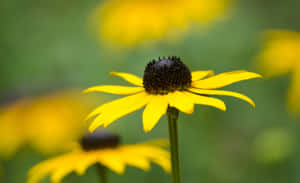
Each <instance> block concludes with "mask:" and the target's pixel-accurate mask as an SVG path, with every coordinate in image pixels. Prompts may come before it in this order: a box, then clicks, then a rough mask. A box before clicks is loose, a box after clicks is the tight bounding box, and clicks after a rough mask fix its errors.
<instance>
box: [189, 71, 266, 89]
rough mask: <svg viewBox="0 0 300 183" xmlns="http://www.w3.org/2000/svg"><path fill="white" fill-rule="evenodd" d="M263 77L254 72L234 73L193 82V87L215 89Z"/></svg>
mask: <svg viewBox="0 0 300 183" xmlns="http://www.w3.org/2000/svg"><path fill="white" fill-rule="evenodd" d="M261 77H262V76H261V75H259V74H256V73H253V72H247V71H233V72H226V73H222V74H218V75H216V76H212V77H209V78H207V79H203V80H199V81H195V82H192V86H193V87H195V88H201V89H215V88H221V87H224V86H227V85H230V84H232V83H235V82H239V81H243V80H248V79H253V78H261Z"/></svg>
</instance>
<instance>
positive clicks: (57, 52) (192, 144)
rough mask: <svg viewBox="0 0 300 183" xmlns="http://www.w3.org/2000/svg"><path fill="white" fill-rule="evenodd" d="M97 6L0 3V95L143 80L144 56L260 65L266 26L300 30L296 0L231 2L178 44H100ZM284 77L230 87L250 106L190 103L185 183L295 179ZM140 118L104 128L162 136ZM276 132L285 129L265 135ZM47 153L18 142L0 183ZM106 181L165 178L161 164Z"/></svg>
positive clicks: (183, 140) (15, 180)
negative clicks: (126, 77)
mask: <svg viewBox="0 0 300 183" xmlns="http://www.w3.org/2000/svg"><path fill="white" fill-rule="evenodd" d="M98 3H99V1H80V0H75V1H74V0H73V1H71V0H65V1H59V0H51V1H50V0H46V1H37V0H27V1H21V0H2V1H0V21H1V25H0V77H1V79H0V99H2V98H3V97H4V96H5V95H7V94H9V93H10V92H12V91H18V92H21V93H22V94H23V95H33V94H35V93H38V92H39V91H45V90H48V89H53V88H68V87H76V88H82V89H84V88H87V87H88V86H94V85H98V84H122V81H120V80H118V79H117V78H110V77H109V75H108V73H109V72H110V71H120V72H128V73H134V74H136V75H138V76H142V75H143V71H144V67H145V65H146V64H147V62H148V61H149V60H150V59H152V58H157V57H158V56H169V55H176V56H180V57H181V58H182V60H183V61H184V62H185V63H186V65H188V66H189V68H190V69H191V70H202V69H203V70H207V69H212V70H215V71H216V73H220V72H225V71H231V70H238V69H246V70H250V71H257V68H256V67H255V66H256V60H255V58H256V56H257V54H258V53H259V52H260V51H261V49H262V47H261V41H262V40H261V32H262V31H264V30H266V29H274V28H276V29H277V28H278V29H290V30H293V31H298V32H299V31H300V24H299V18H300V14H299V8H298V7H299V6H300V2H299V1H298V0H287V1H281V0H264V1H261V0H240V1H239V0H235V1H234V2H233V4H232V6H233V7H231V9H230V10H229V12H228V14H227V17H226V18H225V19H224V20H220V21H217V22H215V24H214V25H212V26H210V27H209V28H208V29H201V28H199V27H198V26H196V25H195V26H193V28H192V30H191V32H190V33H189V35H187V36H186V37H185V38H183V39H182V40H180V41H178V42H176V43H171V42H164V41H161V42H158V43H157V44H153V45H150V46H149V47H145V46H143V47H139V46H137V47H134V48H130V49H123V50H120V49H118V48H116V49H111V48H107V47H106V46H105V44H103V43H101V42H100V41H99V39H98V38H97V35H96V34H95V33H94V32H93V31H92V30H91V27H90V24H89V20H90V13H91V12H92V11H93V10H94V8H95V7H96V6H97V5H98ZM149 13H151V12H149ZM289 80H290V77H288V76H283V77H278V78H273V79H269V80H256V81H254V80H253V81H247V82H244V83H241V84H237V85H234V86H231V87H230V88H229V89H234V91H239V92H241V93H244V94H247V95H248V96H250V97H251V98H253V99H254V101H255V102H256V106H257V107H256V109H255V110H253V109H251V108H250V107H249V105H247V104H245V103H244V102H240V101H239V100H235V99H232V98H228V97H221V98H222V99H224V101H225V103H227V104H228V110H227V111H226V112H221V111H218V110H217V109H213V108H209V107H204V106H196V107H195V112H194V114H193V115H185V114H180V119H179V137H180V152H181V166H182V173H183V177H182V178H183V180H184V182H185V183H195V182H213V183H240V182H243V183H253V182H255V183H285V182H299V181H300V174H299V169H300V158H299V156H297V155H298V154H299V151H300V145H299V144H300V143H297V142H298V141H299V140H300V134H299V133H298V132H299V130H300V126H299V125H300V123H299V121H300V120H299V117H298V118H297V117H292V116H290V115H289V113H288V111H287V106H286V103H285V101H286V100H285V99H286V98H285V96H286V91H287V89H288V83H289ZM91 95H94V96H100V97H101V100H99V104H100V103H102V102H104V101H109V100H110V99H112V98H116V97H114V96H111V95H106V94H91ZM96 103H97V101H96ZM141 116H142V115H141V111H138V112H135V113H133V114H130V115H128V116H126V117H124V118H122V119H120V120H122V122H120V121H117V122H115V123H114V124H112V125H111V126H110V127H109V129H110V130H112V131H115V132H119V133H120V134H121V135H122V136H123V142H126V143H135V142H140V141H144V140H148V139H153V138H159V137H168V133H167V121H166V117H165V116H164V117H163V118H162V119H161V122H160V123H159V124H158V125H157V126H156V127H155V128H154V129H153V131H151V132H150V133H148V134H145V133H144V132H143V130H142V123H141V120H142V119H141ZM274 128H276V129H283V130H284V131H281V130H279V131H278V130H273V131H272V130H271V132H270V131H269V130H270V129H274ZM270 133H271V134H270ZM12 135H13V134H12ZM0 140H5V139H0ZM282 148H284V149H282ZM289 149H290V150H289ZM276 152H277V153H276ZM282 153H283V154H282ZM286 153H288V154H286ZM274 156H275V157H274ZM46 158H47V157H46V156H42V155H40V154H37V152H35V151H33V150H32V149H29V148H24V149H23V150H21V151H19V152H18V153H17V154H16V156H14V157H13V158H11V159H8V160H7V159H2V160H0V167H2V173H1V174H2V175H3V176H0V182H1V183H2V182H4V183H20V182H25V181H26V174H27V172H28V170H29V169H30V167H32V166H33V165H34V164H36V163H38V162H40V161H41V160H42V159H46ZM261 158H271V160H272V161H273V160H274V159H273V158H276V161H277V160H278V158H279V159H280V162H279V163H262V162H261V161H260V159H261ZM269 160H270V159H268V160H267V161H269ZM263 161H264V160H263ZM109 178H110V182H124V183H126V182H145V183H152V182H170V179H171V177H170V176H169V175H167V174H164V173H163V172H162V171H161V169H160V168H159V167H157V166H153V168H152V170H151V171H150V172H146V173H145V172H143V171H140V170H138V169H135V168H128V169H127V171H126V173H125V174H124V175H123V176H118V175H116V174H114V173H112V172H110V173H109ZM44 182H47V180H46V181H44ZM68 182H72V183H81V182H91V183H92V182H97V175H96V171H95V169H93V168H90V169H89V170H88V172H87V174H85V175H84V176H82V177H77V176H76V175H75V174H72V175H70V176H68V177H66V179H64V183H68Z"/></svg>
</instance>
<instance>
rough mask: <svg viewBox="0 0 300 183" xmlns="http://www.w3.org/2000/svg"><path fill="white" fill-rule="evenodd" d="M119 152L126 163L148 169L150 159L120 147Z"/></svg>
mask: <svg viewBox="0 0 300 183" xmlns="http://www.w3.org/2000/svg"><path fill="white" fill-rule="evenodd" d="M120 154H121V157H122V159H123V161H124V162H126V164H128V165H131V166H134V167H137V168H140V169H142V170H144V171H148V170H150V160H149V159H147V158H146V157H144V156H137V155H136V154H132V153H131V152H128V151H127V149H126V148H120Z"/></svg>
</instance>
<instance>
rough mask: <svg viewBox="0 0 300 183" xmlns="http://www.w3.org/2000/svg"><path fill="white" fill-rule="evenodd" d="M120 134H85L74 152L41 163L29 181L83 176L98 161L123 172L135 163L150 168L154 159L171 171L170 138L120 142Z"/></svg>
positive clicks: (119, 172)
mask: <svg viewBox="0 0 300 183" xmlns="http://www.w3.org/2000/svg"><path fill="white" fill-rule="evenodd" d="M119 141H120V140H119V137H118V136H115V135H113V134H109V133H108V134H107V133H105V134H103V132H96V133H93V134H90V135H88V136H84V137H83V139H82V140H81V143H80V145H81V146H80V145H78V146H77V147H76V148H74V149H73V151H71V152H70V153H67V154H64V155H61V156H58V157H55V158H52V159H49V160H46V161H44V162H41V163H39V164H37V165H36V166H35V167H33V168H32V169H31V170H30V172H29V179H28V183H37V182H39V181H40V180H41V179H43V178H44V177H46V176H47V175H49V174H50V175H51V181H52V182H54V183H59V182H60V181H61V180H62V178H63V177H65V176H66V175H67V174H69V173H71V172H73V171H75V172H76V173H77V174H78V175H83V174H84V173H85V171H86V169H87V168H88V167H90V166H92V165H94V164H98V165H101V166H104V167H107V168H109V169H110V170H112V171H114V172H116V173H118V174H123V173H124V171H125V167H126V166H127V165H131V166H134V167H137V168H140V169H142V170H144V171H148V170H149V169H150V164H151V162H153V163H155V164H157V165H159V166H161V167H162V168H163V169H164V170H165V171H166V172H170V171H171V162H170V153H169V152H168V151H167V150H165V149H164V147H166V146H168V141H167V140H157V141H153V142H145V143H139V144H130V145H129V144H128V145H119Z"/></svg>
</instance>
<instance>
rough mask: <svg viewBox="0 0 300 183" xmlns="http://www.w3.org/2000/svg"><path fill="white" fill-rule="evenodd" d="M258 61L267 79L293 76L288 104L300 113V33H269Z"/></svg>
mask: <svg viewBox="0 0 300 183" xmlns="http://www.w3.org/2000/svg"><path fill="white" fill-rule="evenodd" d="M258 60H259V61H260V69H261V70H262V72H263V73H264V75H265V76H267V77H274V76H279V75H284V74H288V73H290V74H291V75H292V82H291V87H290V90H289V94H288V104H289V108H290V110H291V111H293V112H297V111H300V33H298V32H292V31H287V30H272V31H269V32H267V33H266V41H265V42H264V49H263V50H262V52H261V53H260V55H259V57H258Z"/></svg>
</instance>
